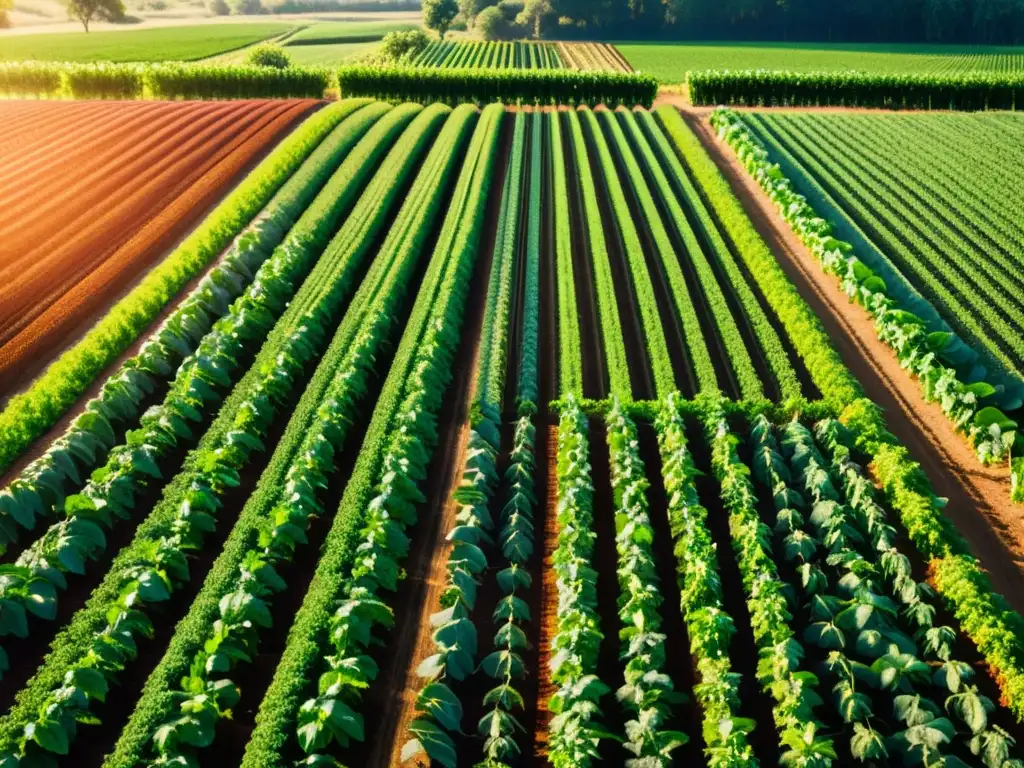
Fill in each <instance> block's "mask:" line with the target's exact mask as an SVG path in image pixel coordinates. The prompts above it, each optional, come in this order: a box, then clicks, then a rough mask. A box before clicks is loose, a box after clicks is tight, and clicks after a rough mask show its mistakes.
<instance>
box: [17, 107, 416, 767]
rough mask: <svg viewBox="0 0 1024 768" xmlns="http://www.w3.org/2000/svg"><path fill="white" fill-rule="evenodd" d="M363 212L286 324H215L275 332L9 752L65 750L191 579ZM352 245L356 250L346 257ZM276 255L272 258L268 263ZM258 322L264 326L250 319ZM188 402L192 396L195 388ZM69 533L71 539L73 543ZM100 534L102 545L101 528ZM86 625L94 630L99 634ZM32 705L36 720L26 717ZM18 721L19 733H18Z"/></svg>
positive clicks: (245, 317)
mask: <svg viewBox="0 0 1024 768" xmlns="http://www.w3.org/2000/svg"><path fill="white" fill-rule="evenodd" d="M420 109H421V108H420V107H419V106H417V105H408V106H406V107H398V108H396V109H393V110H391V111H390V113H389V114H386V115H385V116H383V117H381V119H380V120H379V121H378V122H377V124H376V125H375V126H374V127H373V128H372V129H371V130H370V131H369V132H368V133H367V134H366V136H365V137H364V139H363V140H362V142H361V143H360V144H359V145H357V147H356V148H355V149H354V150H353V152H352V154H351V155H350V158H349V159H350V160H353V163H352V164H351V165H350V163H349V161H346V163H345V164H343V165H342V168H341V169H340V170H339V172H338V175H337V177H336V178H335V179H332V181H331V182H330V183H329V184H328V186H327V187H326V188H325V191H329V192H330V202H331V205H332V206H334V210H331V208H329V207H328V208H327V209H326V210H324V208H325V206H323V205H320V206H317V204H316V203H314V205H313V208H315V209H318V210H317V211H316V212H318V213H321V214H322V216H320V217H318V218H317V220H316V225H317V227H318V228H320V232H318V231H317V229H313V230H312V231H307V232H306V235H305V238H304V241H303V245H305V246H306V249H305V252H306V254H307V259H308V258H310V257H311V256H314V255H316V253H318V252H319V250H320V246H319V243H320V242H322V240H323V239H325V238H326V237H328V236H329V235H330V233H331V231H332V230H333V223H334V221H335V220H336V219H337V218H338V217H339V216H340V214H341V212H343V211H344V210H347V209H348V208H349V207H350V206H349V203H348V201H350V199H351V197H353V196H354V194H355V192H356V191H358V189H359V188H361V187H362V183H361V180H362V179H364V178H365V177H366V176H368V175H371V174H372V173H373V171H374V170H375V169H376V166H377V164H378V162H379V159H380V156H381V155H383V154H384V152H385V151H386V149H387V147H389V146H390V145H391V143H392V141H393V139H394V138H395V136H396V135H397V134H398V133H399V132H400V131H401V130H402V129H403V128H404V127H405V126H406V125H408V123H409V121H410V120H412V119H413V117H414V116H415V115H416V114H417V113H418V112H419V111H420ZM422 143H423V142H421V144H422ZM396 155H397V157H398V158H399V160H400V162H406V158H407V157H409V156H410V152H409V148H408V147H405V148H403V149H402V150H401V151H399V152H397V153H396ZM400 177H401V174H400V173H395V174H392V175H391V176H390V177H388V178H386V179H384V180H383V183H384V184H385V185H391V187H392V189H394V188H397V186H398V180H399V179H400ZM392 194H394V193H393V192H392ZM367 197H368V202H367V210H368V211H373V210H376V208H377V207H378V206H379V203H380V199H379V195H377V194H375V190H373V189H370V190H368V193H367ZM357 208H358V206H357ZM365 221H366V216H364V215H360V214H359V213H358V212H357V213H354V214H353V215H352V216H351V217H350V218H349V220H348V222H347V223H346V226H345V227H343V228H342V231H341V232H339V234H338V236H337V237H336V238H335V240H334V241H333V242H332V244H331V245H330V246H329V247H328V249H327V253H328V255H327V256H326V257H325V258H323V259H322V260H321V261H320V262H319V263H318V264H317V266H316V267H314V268H313V270H312V271H311V272H310V273H309V276H308V277H306V278H305V280H304V282H303V284H302V287H301V289H300V290H299V291H298V293H296V294H295V296H294V298H293V299H292V301H291V303H290V304H289V305H288V310H287V311H286V312H285V313H284V314H283V316H282V317H281V319H280V320H279V321H278V322H276V323H274V322H273V319H274V314H273V313H272V312H271V311H269V310H268V308H267V307H266V306H263V305H260V304H256V303H253V302H250V303H249V304H248V305H247V306H246V312H245V313H244V314H242V317H241V319H240V320H239V321H238V322H235V323H234V324H231V325H225V324H223V323H221V324H218V330H220V331H221V332H223V333H226V334H227V335H228V337H229V338H232V339H249V338H257V339H259V340H261V341H262V340H263V339H264V338H266V343H265V344H263V346H262V348H261V349H260V353H259V355H258V357H257V359H256V361H255V362H254V363H253V365H252V367H251V368H250V369H249V372H248V373H247V374H246V376H245V377H244V378H243V379H242V381H241V382H240V383H239V384H238V386H237V387H235V389H234V391H233V392H232V393H231V397H230V398H229V399H228V400H227V402H226V403H225V404H224V406H223V407H222V408H221V410H220V412H219V414H218V416H217V419H216V421H215V423H214V425H213V427H211V429H210V430H208V431H207V433H206V435H205V436H204V438H203V440H202V441H201V442H200V444H199V446H198V448H197V449H196V450H195V451H193V452H192V453H191V454H190V455H189V457H188V459H187V461H186V467H185V469H184V470H183V471H182V472H181V473H180V474H179V475H178V477H177V478H176V479H175V481H174V482H172V484H171V485H170V487H169V488H168V490H167V492H166V493H165V495H164V498H163V500H162V502H161V503H160V504H159V505H158V506H157V507H156V508H155V509H154V511H153V512H152V513H151V515H150V517H149V519H148V520H147V521H146V522H144V523H143V524H142V525H141V526H140V528H139V530H138V532H137V533H136V538H135V541H134V542H133V544H132V545H130V546H129V548H128V550H127V552H122V553H121V554H120V555H119V556H118V558H117V560H116V561H115V563H114V565H113V566H112V567H111V569H110V571H109V572H108V574H107V576H106V578H105V580H104V582H103V584H102V585H101V587H100V588H99V589H98V590H97V591H96V592H95V593H94V595H93V598H92V599H91V600H90V605H89V606H87V608H86V609H85V610H84V611H82V612H80V613H79V614H77V615H76V617H75V618H74V619H73V621H72V627H73V628H75V627H82V628H83V631H84V637H82V639H81V642H80V643H77V644H73V645H72V647H65V648H64V649H63V650H64V651H65V653H68V654H70V658H67V657H66V656H65V654H63V653H60V652H55V653H54V654H51V656H50V657H48V659H47V661H46V662H45V663H44V666H43V668H42V670H41V671H40V673H37V675H36V677H35V678H34V679H33V681H31V682H30V684H29V686H28V687H27V688H26V690H24V691H22V695H20V696H19V699H18V704H17V707H16V708H15V710H12V714H11V715H9V716H8V717H7V718H5V720H4V722H3V724H2V728H3V732H4V736H5V737H6V739H5V747H4V748H5V751H6V752H7V755H8V756H10V757H11V759H14V758H15V757H16V758H17V759H18V760H25V759H33V756H34V755H37V754H38V753H39V751H40V750H42V751H44V752H53V753H56V754H67V751H68V748H69V744H70V742H71V741H73V740H74V737H75V734H76V722H77V721H78V720H80V719H81V718H82V717H83V716H84V713H86V712H87V711H88V710H89V707H90V703H91V701H93V700H99V701H102V700H103V698H104V697H105V693H106V690H107V687H108V685H109V683H110V682H111V681H112V680H113V679H116V677H117V675H118V673H119V672H120V671H121V670H123V669H124V667H125V665H126V663H127V662H128V661H130V660H131V659H133V658H134V656H135V653H136V640H137V637H139V636H150V635H151V634H152V625H151V623H150V620H149V618H148V617H147V615H146V609H147V608H148V607H150V606H151V605H152V604H155V603H160V602H164V601H166V600H168V599H170V597H171V595H172V594H173V593H174V592H175V591H177V589H178V588H180V587H181V586H182V585H183V584H185V583H187V582H188V581H189V578H190V573H189V567H188V563H187V560H186V552H188V551H190V550H198V549H201V548H202V544H203V541H204V539H205V536H206V534H207V533H208V532H210V531H211V530H213V529H214V528H215V527H216V523H217V511H218V509H219V508H220V507H221V506H222V503H223V502H222V498H221V497H222V496H223V494H224V493H225V492H226V490H227V489H229V488H231V487H235V486H237V485H238V484H239V482H240V480H239V477H240V473H241V471H242V470H243V469H244V468H245V467H246V466H247V464H248V462H249V460H250V458H251V456H252V454H253V453H254V452H256V451H259V450H263V448H264V445H263V441H264V440H265V439H266V436H267V434H268V432H269V429H270V427H271V425H272V423H273V422H274V420H275V419H276V418H277V417H279V415H280V411H281V409H282V407H283V406H284V405H285V404H286V403H287V402H288V400H289V398H290V393H291V391H292V390H293V388H294V386H295V383H296V381H298V380H299V379H301V376H302V374H303V371H304V369H305V368H306V367H307V366H309V365H311V364H314V363H315V362H316V360H317V359H318V358H319V357H320V355H321V354H322V353H323V350H324V347H325V346H326V345H327V340H328V333H327V329H328V328H330V327H332V326H333V325H334V324H335V323H336V320H337V316H338V314H339V313H340V308H341V305H342V303H343V302H344V300H345V299H346V298H347V297H348V296H350V295H351V287H352V284H353V282H354V281H355V280H356V279H357V278H358V275H359V273H360V262H361V259H362V256H363V255H365V252H366V250H368V246H364V247H363V248H362V253H358V252H357V253H350V254H345V253H336V252H335V251H337V250H338V249H339V248H340V249H347V248H349V247H351V245H350V243H351V238H350V237H349V235H350V230H352V229H355V230H359V229H360V228H362V227H365V226H366V225H365ZM382 223H383V222H381V224H379V225H378V226H381V225H382ZM318 234H319V238H318ZM371 234H372V232H371ZM294 247H295V249H296V250H299V249H301V248H302V246H301V245H300V246H294ZM345 255H348V256H350V258H344V256H345ZM293 258H295V257H293ZM272 263H274V258H272V259H271V261H269V262H268V264H272ZM275 279H276V280H275ZM293 280H294V282H298V280H296V279H294V277H291V276H289V275H288V273H287V272H286V271H285V270H280V271H279V272H278V273H277V274H274V275H272V276H267V279H266V280H265V281H258V282H259V283H260V285H258V286H256V287H255V288H256V290H257V291H258V292H260V293H261V294H262V295H263V296H264V297H266V298H265V300H270V301H272V302H273V303H272V304H271V306H273V305H275V304H276V305H278V306H282V307H283V306H284V305H285V304H286V303H287V302H286V301H285V299H286V298H288V294H286V295H285V296H283V297H282V296H281V295H277V296H276V297H274V294H273V292H274V289H275V286H277V285H285V286H286V285H288V284H290V283H291V282H292V281H293ZM271 297H273V298H271ZM256 323H262V325H257V327H255V328H253V327H251V326H253V325H254V324H256ZM271 326H273V329H272V330H271ZM268 331H269V338H268V337H267V333H268ZM209 359H211V360H215V361H216V365H217V367H208V368H205V369H202V370H203V371H204V372H207V373H209V374H210V375H211V377H212V378H214V379H215V380H216V382H217V383H219V384H222V385H224V384H225V383H226V381H224V380H221V379H217V374H220V375H225V370H224V369H225V368H226V367H227V365H228V362H229V361H230V360H231V359H232V358H231V357H229V355H228V354H227V353H225V354H223V355H221V356H219V357H214V358H209ZM212 365H214V364H213V363H211V366H212ZM211 372H212V373H211ZM193 381H202V380H201V379H193ZM200 391H202V390H200ZM183 400H184V401H185V402H186V403H189V400H190V398H189V395H188V394H187V393H186V395H183ZM190 404H191V403H190ZM191 407H192V408H193V409H194V408H195V405H194V404H191ZM154 423H165V424H166V426H164V427H163V428H164V429H165V430H168V431H170V430H171V429H176V430H177V431H178V432H179V433H180V432H181V429H180V427H181V425H182V424H183V423H184V417H182V416H180V415H178V412H177V411H175V412H172V413H168V414H165V415H163V416H162V418H161V419H160V420H159V421H158V422H154ZM186 432H187V430H186ZM146 445H147V444H145V443H144V444H143V445H142V446H141V447H137V448H136V449H135V450H136V452H139V451H142V450H144V449H145V448H146ZM132 458H133V460H135V461H136V463H138V464H140V469H141V470H142V471H144V472H146V473H147V474H150V475H152V474H157V475H158V473H154V470H155V469H156V467H155V464H154V463H153V461H152V459H148V462H147V461H142V460H141V459H138V458H137V457H136V456H135V455H133V457H132ZM117 490H118V492H119V495H118V496H117V497H116V499H113V500H111V501H110V502H109V506H112V507H114V508H115V509H116V507H115V506H114V501H115V500H116V501H117V502H118V503H120V502H123V501H124V499H125V498H126V497H127V498H128V499H130V497H131V492H130V490H126V489H125V485H124V484H122V485H121V486H119V487H117ZM104 513H105V510H104V508H102V507H98V508H97V509H96V513H95V514H94V515H93V518H94V519H96V518H100V516H101V515H103V514H104ZM83 515H84V510H81V511H79V512H78V515H76V518H80V517H82V516H83ZM100 519H101V518H100ZM74 522H75V524H76V526H77V527H76V528H75V531H74V532H73V533H72V534H70V535H65V536H63V537H62V538H63V540H62V541H61V544H62V545H63V546H64V547H65V551H64V552H62V553H61V554H62V555H63V558H62V563H63V564H65V565H67V566H68V567H69V569H71V570H74V569H73V568H71V566H74V565H79V566H80V565H81V563H82V557H83V556H82V555H80V554H77V553H76V556H77V557H78V560H76V561H71V560H69V559H68V557H67V555H66V550H67V548H69V547H73V546H75V545H77V546H81V544H80V543H78V542H76V541H74V539H75V538H83V539H84V538H85V537H86V536H89V535H90V534H89V531H88V530H86V531H85V532H84V533H83V532H81V531H80V530H79V529H80V528H81V522H82V521H80V520H78V519H76V520H75V521H74ZM84 522H85V523H86V524H89V525H92V526H93V527H94V528H97V529H98V526H97V523H96V522H94V521H93V520H90V519H89V518H88V517H86V519H85V520H84ZM284 530H285V531H288V530H289V529H287V528H286V529H284ZM69 539H70V540H71V541H67V540H69ZM99 543H102V536H100V538H99ZM88 544H89V545H90V546H95V545H96V544H97V537H96V536H95V534H92V535H91V538H90V539H89V541H88ZM97 602H98V604H97ZM97 609H98V610H97ZM85 627H88V628H89V629H91V633H90V632H89V629H85ZM55 660H56V662H57V663H61V664H62V666H63V670H61V669H56V670H55V669H53V663H54V661H55ZM62 671H63V672H64V678H63V682H62V684H61V685H59V686H54V687H52V688H51V690H50V691H49V692H48V693H47V692H46V691H45V690H44V686H46V684H47V683H48V682H49V678H50V677H52V676H53V675H59V674H61V672H62ZM79 678H81V680H79ZM205 692H206V693H207V694H210V695H212V698H211V699H210V703H211V706H213V705H214V704H216V706H217V707H221V708H229V707H230V706H231V704H230V703H228V702H230V701H231V698H232V693H231V692H232V688H231V686H230V685H229V684H228V685H225V684H222V683H211V686H210V689H209V690H208V691H205ZM191 693H195V694H200V693H203V691H191ZM40 695H42V696H44V698H43V703H42V704H40V705H38V706H37V707H36V710H35V712H34V713H32V712H28V713H25V709H26V708H27V707H28V704H29V702H31V701H32V700H33V699H34V698H35V697H37V696H40ZM204 700H205V696H204ZM19 710H20V712H19ZM26 715H27V721H23V720H21V718H23V717H26ZM12 730H16V731H20V732H18V733H17V734H16V735H15V734H12V733H11V731H12ZM12 741H14V742H15V743H11V742H12Z"/></svg>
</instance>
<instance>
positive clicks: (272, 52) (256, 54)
mask: <svg viewBox="0 0 1024 768" xmlns="http://www.w3.org/2000/svg"><path fill="white" fill-rule="evenodd" d="M245 63H246V64H252V65H253V66H254V67H271V68H273V69H288V67H290V66H291V65H292V58H291V56H289V55H288V54H287V53H285V51H284V49H283V48H280V47H278V46H276V45H257V46H256V47H255V48H253V49H252V50H251V51H249V55H248V56H246V57H245Z"/></svg>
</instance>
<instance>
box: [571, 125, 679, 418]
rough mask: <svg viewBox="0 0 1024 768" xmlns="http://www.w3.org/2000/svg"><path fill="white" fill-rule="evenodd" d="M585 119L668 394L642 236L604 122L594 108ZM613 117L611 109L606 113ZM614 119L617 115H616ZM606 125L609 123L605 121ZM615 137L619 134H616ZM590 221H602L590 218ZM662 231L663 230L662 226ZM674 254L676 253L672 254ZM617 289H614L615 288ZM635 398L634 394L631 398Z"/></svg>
mask: <svg viewBox="0 0 1024 768" xmlns="http://www.w3.org/2000/svg"><path fill="white" fill-rule="evenodd" d="M582 113H583V120H584V122H585V124H586V126H587V131H588V133H589V134H590V138H591V144H592V146H593V148H594V150H595V155H596V160H597V167H598V169H599V170H598V173H599V174H600V176H599V178H600V180H601V186H602V187H603V190H604V193H605V197H606V198H607V199H608V202H609V203H610V205H611V209H612V215H613V216H614V219H615V222H614V225H615V226H616V227H617V229H618V233H619V240H620V241H621V245H622V250H623V253H622V255H623V256H624V257H625V261H626V264H627V266H628V268H629V273H630V276H631V278H632V280H631V282H632V286H633V291H632V292H633V293H634V294H635V295H636V303H637V304H639V310H640V321H641V323H642V326H643V334H644V342H645V344H646V347H647V359H648V361H649V365H650V369H651V375H652V376H653V379H654V381H653V383H654V390H655V393H656V394H657V395H659V396H665V395H667V394H668V393H669V392H672V391H673V390H674V389H675V388H676V383H675V374H674V373H673V371H672V361H671V359H670V358H669V355H668V341H667V340H666V339H665V329H664V328H662V325H661V315H660V314H659V312H658V302H657V299H656V298H655V294H654V284H653V283H652V281H651V274H650V272H649V271H648V269H647V262H646V260H645V257H644V249H643V246H642V245H641V243H640V236H639V235H638V234H637V230H636V225H635V224H634V223H633V217H632V212H631V211H630V209H629V203H628V202H627V201H626V195H625V193H624V192H623V190H622V184H621V181H620V179H619V174H618V171H617V169H616V167H615V160H614V159H613V158H612V153H611V150H610V149H609V148H608V141H607V140H606V139H605V136H604V133H603V131H602V130H601V124H600V122H599V121H598V118H597V115H595V114H594V112H593V111H591V110H589V109H587V110H583V111H582ZM604 114H605V115H606V116H608V117H612V116H611V114H610V113H608V112H605V113H604ZM613 119H614V118H613ZM606 125H607V123H606ZM612 134H613V137H614V138H615V139H618V138H620V136H615V134H614V131H612ZM616 147H617V149H618V150H619V152H620V156H621V151H622V146H621V145H619V144H616ZM627 170H629V171H637V172H638V170H639V169H637V168H636V166H635V162H634V165H633V166H632V167H630V166H628V165H627ZM629 183H631V184H632V185H633V188H634V191H636V190H637V188H638V187H640V186H643V187H644V190H645V191H646V184H645V182H644V180H643V178H642V176H640V177H638V176H630V178H629ZM647 199H648V201H649V202H651V204H652V208H645V209H644V213H645V215H650V214H652V213H653V214H654V219H653V220H651V219H648V224H649V225H652V226H656V225H657V224H660V223H661V219H660V218H658V216H657V212H656V211H654V210H653V201H652V200H650V196H649V195H648V198H647ZM590 223H591V224H594V223H597V225H598V226H601V225H600V223H598V222H595V221H594V220H593V219H591V222H590ZM662 231H663V230H662ZM658 255H659V257H661V258H662V259H663V260H665V259H666V258H667V257H666V255H665V254H664V253H661V252H659V254H658ZM672 256H673V258H674V254H673V255H672ZM619 289H620V290H626V286H620V287H619ZM613 290H614V289H613ZM629 399H632V398H629Z"/></svg>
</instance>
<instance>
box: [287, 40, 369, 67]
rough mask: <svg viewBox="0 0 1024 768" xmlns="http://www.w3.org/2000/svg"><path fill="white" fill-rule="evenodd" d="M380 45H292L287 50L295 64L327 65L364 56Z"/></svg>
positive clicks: (364, 43)
mask: <svg viewBox="0 0 1024 768" xmlns="http://www.w3.org/2000/svg"><path fill="white" fill-rule="evenodd" d="M379 45H380V42H362V43H331V44H328V45H291V46H288V47H287V49H286V50H287V52H288V55H289V56H290V57H291V59H292V62H294V63H295V64H301V65H314V64H318V65H325V66H327V65H332V64H340V63H342V62H343V61H349V60H351V59H353V58H356V57H357V56H363V55H364V54H367V53H369V52H370V51H372V50H373V49H374V48H376V47H377V46H379Z"/></svg>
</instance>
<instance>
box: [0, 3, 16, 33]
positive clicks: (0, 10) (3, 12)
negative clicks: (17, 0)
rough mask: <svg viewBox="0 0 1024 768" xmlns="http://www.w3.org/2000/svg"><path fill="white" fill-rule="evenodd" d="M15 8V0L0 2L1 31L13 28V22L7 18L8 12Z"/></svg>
mask: <svg viewBox="0 0 1024 768" xmlns="http://www.w3.org/2000/svg"><path fill="white" fill-rule="evenodd" d="M13 7H14V0H0V29H6V28H7V27H9V26H11V20H10V18H8V16H7V12H8V11H9V10H11V8H13Z"/></svg>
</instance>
